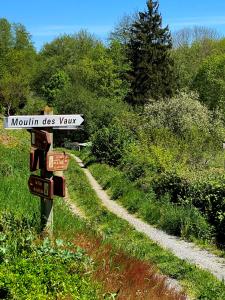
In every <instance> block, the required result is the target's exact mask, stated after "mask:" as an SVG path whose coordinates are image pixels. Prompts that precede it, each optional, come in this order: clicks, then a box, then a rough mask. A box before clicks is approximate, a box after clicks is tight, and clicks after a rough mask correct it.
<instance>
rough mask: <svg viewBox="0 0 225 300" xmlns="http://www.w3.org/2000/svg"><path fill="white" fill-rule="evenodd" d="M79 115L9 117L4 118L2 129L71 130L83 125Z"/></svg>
mask: <svg viewBox="0 0 225 300" xmlns="http://www.w3.org/2000/svg"><path fill="white" fill-rule="evenodd" d="M83 121H84V119H83V118H82V116H81V115H37V116H9V117H7V118H5V122H4V127H5V128H6V129H7V128H8V129H22V128H26V129H28V128H35V127H53V128H57V129H67V128H69V129H73V128H77V127H78V126H80V125H81V124H82V123H83Z"/></svg>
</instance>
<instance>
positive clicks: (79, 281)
mask: <svg viewBox="0 0 225 300" xmlns="http://www.w3.org/2000/svg"><path fill="white" fill-rule="evenodd" d="M0 225H1V233H0V240H1V247H0V258H1V261H0V294H1V296H2V295H4V299H11V298H13V299H16V298H19V299H33V298H34V297H35V299H55V298H57V297H62V298H64V297H71V298H73V299H76V298H78V297H79V299H97V294H96V286H94V284H91V282H90V277H89V276H88V275H85V273H86V272H91V270H92V261H91V259H90V258H89V257H88V256H86V255H85V253H84V252H83V251H82V249H80V248H77V250H76V251H74V250H73V249H72V248H71V247H69V245H68V244H66V243H64V242H63V241H62V240H56V245H52V243H51V242H50V241H49V240H47V239H46V240H44V241H43V243H38V242H37V241H36V242H35V238H36V235H35V231H34V230H33V229H32V227H30V224H29V221H28V220H26V219H25V218H24V219H22V220H21V219H20V218H16V217H15V216H14V215H13V214H10V213H5V214H4V212H2V214H1V223H0ZM70 248H71V249H70Z"/></svg>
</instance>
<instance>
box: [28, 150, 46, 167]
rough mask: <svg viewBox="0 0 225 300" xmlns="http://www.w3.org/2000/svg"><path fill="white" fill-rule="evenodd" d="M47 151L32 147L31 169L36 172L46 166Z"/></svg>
mask: <svg viewBox="0 0 225 300" xmlns="http://www.w3.org/2000/svg"><path fill="white" fill-rule="evenodd" d="M44 161H45V153H44V151H43V150H40V149H34V148H31V150H30V171H31V172H34V171H37V170H39V169H42V168H44Z"/></svg>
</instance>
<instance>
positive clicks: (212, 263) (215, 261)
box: [71, 154, 225, 280]
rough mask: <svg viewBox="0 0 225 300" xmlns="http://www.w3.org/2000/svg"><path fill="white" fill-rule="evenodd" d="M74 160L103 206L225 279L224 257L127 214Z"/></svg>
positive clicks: (184, 257)
mask: <svg viewBox="0 0 225 300" xmlns="http://www.w3.org/2000/svg"><path fill="white" fill-rule="evenodd" d="M71 156H72V157H73V158H74V159H75V160H76V162H77V163H78V164H79V165H80V167H82V168H83V171H84V173H85V174H86V176H87V178H88V180H89V182H90V184H91V186H92V188H93V189H94V190H95V192H96V194H97V196H98V197H99V199H100V200H101V201H102V203H103V204H104V206H105V207H107V209H108V210H109V211H111V212H112V213H114V214H116V215H117V216H118V217H120V218H122V219H124V220H126V221H127V222H128V223H129V224H130V225H132V226H133V227H134V228H135V229H136V230H137V231H139V232H142V233H144V234H145V235H147V236H148V237H149V238H150V239H151V240H153V241H155V242H157V243H158V244H159V245H161V246H162V247H163V248H166V249H168V250H170V251H171V252H172V253H173V254H175V255H176V256H177V257H179V258H181V259H185V260H187V261H189V262H191V263H193V264H196V265H198V266H199V267H201V268H202V269H206V270H208V271H210V272H211V273H212V274H214V275H215V276H216V277H217V278H218V279H219V280H223V279H225V259H223V258H221V257H218V256H216V255H214V254H212V253H209V252H208V251H206V250H201V249H200V248H198V247H197V246H196V245H195V244H193V243H189V242H185V241H183V240H181V239H179V238H177V237H174V236H171V235H168V234H166V233H165V232H163V231H161V230H159V229H156V228H154V227H153V226H151V225H149V224H146V223H145V222H144V221H142V220H140V219H138V218H137V217H134V216H133V215H131V214H129V213H128V212H127V210H126V209H124V208H123V207H121V206H120V205H119V204H118V203H116V202H115V201H112V200H110V197H109V196H108V195H107V193H106V192H105V191H104V190H103V189H102V187H101V186H100V185H99V184H98V182H97V181H96V180H95V179H94V177H93V176H92V174H91V173H90V171H89V170H88V169H86V168H84V165H83V163H82V161H81V160H80V159H79V158H78V157H76V156H75V155H73V154H71Z"/></svg>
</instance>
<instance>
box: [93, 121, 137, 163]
mask: <svg viewBox="0 0 225 300" xmlns="http://www.w3.org/2000/svg"><path fill="white" fill-rule="evenodd" d="M131 140H132V137H131V135H130V132H129V131H128V130H126V129H125V128H123V127H120V126H117V125H116V124H113V125H110V126H109V127H103V128H102V129H99V130H98V131H97V132H96V133H95V134H94V135H93V137H92V154H94V155H95V157H96V158H97V160H98V161H100V162H104V163H108V164H109V165H118V164H119V162H120V160H121V158H122V156H123V154H124V151H125V149H126V147H127V146H128V144H129V143H130V142H131Z"/></svg>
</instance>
